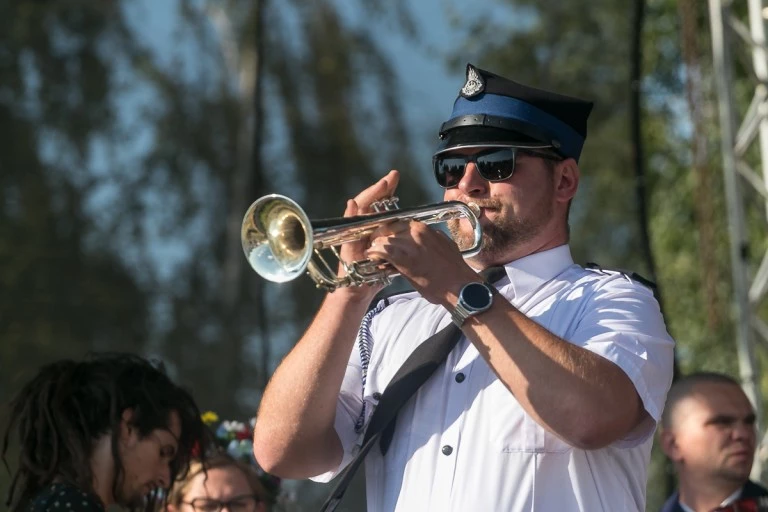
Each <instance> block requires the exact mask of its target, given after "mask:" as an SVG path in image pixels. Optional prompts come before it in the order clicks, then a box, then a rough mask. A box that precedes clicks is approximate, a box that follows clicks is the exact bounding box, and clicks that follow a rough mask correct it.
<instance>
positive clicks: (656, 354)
mask: <svg viewBox="0 0 768 512" xmlns="http://www.w3.org/2000/svg"><path fill="white" fill-rule="evenodd" d="M584 311H585V314H584V316H583V317H582V318H581V319H580V321H579V323H578V325H577V327H576V330H575V332H574V333H573V334H572V335H571V336H570V337H569V339H570V341H571V342H573V343H574V344H577V345H580V346H582V347H584V348H586V349H587V350H589V351H591V352H594V353H595V354H598V355H600V356H602V357H604V358H606V359H608V360H609V361H611V362H613V363H614V364H616V365H617V366H618V367H619V368H621V369H622V370H623V371H624V373H626V374H627V376H628V377H629V379H630V380H631V381H632V383H633V385H634V386H635V389H636V390H637V393H638V395H639V396H640V399H641V400H642V403H643V407H644V408H645V410H646V411H647V412H648V415H649V416H650V418H649V419H647V420H646V421H645V422H643V423H642V424H640V425H638V426H637V427H636V428H635V429H634V430H633V431H632V432H630V433H629V435H628V436H626V437H625V438H624V439H622V440H620V441H619V442H617V443H615V446H618V447H631V446H635V445H637V444H639V443H641V442H643V441H645V440H646V439H647V438H648V437H649V436H651V435H653V431H654V429H655V427H656V423H657V422H658V421H659V419H660V418H661V413H662V411H663V410H664V402H665V400H666V396H667V391H669V387H670V385H671V384H672V371H673V364H674V363H673V362H674V341H673V340H672V338H671V336H670V335H669V333H668V332H667V329H666V326H665V325H664V319H663V317H662V315H661V311H660V309H659V304H658V302H657V301H656V299H655V298H654V296H653V293H652V292H651V290H650V289H649V288H647V287H645V286H643V285H641V284H639V283H636V282H634V281H631V280H630V279H629V278H627V277H626V276H623V275H621V274H619V275H618V276H616V277H615V278H614V279H611V280H608V281H607V282H605V283H604V284H603V285H602V286H600V287H599V288H598V289H597V290H596V291H595V292H594V293H593V294H592V296H591V297H590V298H589V299H588V302H587V304H586V305H585V307H584Z"/></svg>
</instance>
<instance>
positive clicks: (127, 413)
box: [120, 407, 134, 439]
mask: <svg viewBox="0 0 768 512" xmlns="http://www.w3.org/2000/svg"><path fill="white" fill-rule="evenodd" d="M133 431H134V426H133V409H132V408H130V407H129V408H128V409H125V410H124V411H123V413H122V414H121V415H120V438H121V439H125V438H127V437H130V435H131V434H132V433H133Z"/></svg>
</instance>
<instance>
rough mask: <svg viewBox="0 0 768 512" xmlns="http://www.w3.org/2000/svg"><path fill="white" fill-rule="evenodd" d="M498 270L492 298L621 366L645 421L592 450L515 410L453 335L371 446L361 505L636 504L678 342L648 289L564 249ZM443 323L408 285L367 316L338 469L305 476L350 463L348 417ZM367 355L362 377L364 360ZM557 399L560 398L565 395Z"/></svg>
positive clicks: (425, 511)
mask: <svg viewBox="0 0 768 512" xmlns="http://www.w3.org/2000/svg"><path fill="white" fill-rule="evenodd" d="M506 271H507V277H508V278H509V279H502V280H501V281H499V282H497V283H496V287H497V288H498V289H499V291H500V292H501V294H502V295H504V296H505V297H506V298H507V299H508V300H510V301H511V302H512V303H513V304H514V305H515V306H516V307H517V308H518V309H520V310H521V311H522V312H523V313H525V314H526V315H527V316H528V317H529V318H531V319H533V320H535V321H536V322H538V323H539V324H541V325H542V326H544V327H545V328H547V329H549V330H550V331H551V332H553V333H554V334H556V335H557V336H560V337H562V338H563V339H565V340H568V341H570V342H571V343H574V344H576V345H578V346H581V347H584V348H586V349H587V350H590V351H592V352H594V353H596V354H599V355H601V356H602V357H605V358H606V359H608V360H610V361H612V362H614V363H615V364H616V365H618V366H619V367H620V368H621V369H622V370H623V371H624V372H625V373H626V374H627V375H628V376H629V378H630V379H631V381H632V382H633V384H634V385H635V388H636V389H637V392H638V394H639V396H640V397H641V399H642V402H643V405H644V407H645V409H646V411H648V413H649V415H650V417H651V418H652V419H649V420H648V421H646V422H645V423H644V424H643V425H641V426H639V427H638V428H637V429H635V431H633V432H632V433H630V435H628V436H627V438H625V439H623V440H620V441H618V442H615V443H613V444H612V445H610V446H608V447H605V448H602V449H599V450H589V451H587V450H580V449H577V448H574V447H572V446H569V445H568V444H566V443H565V442H563V441H562V440H560V439H559V438H558V437H556V436H555V435H553V434H552V433H550V432H548V431H547V430H546V429H544V428H543V427H541V426H539V425H538V424H537V423H536V422H535V421H534V420H533V419H532V418H531V417H530V416H529V415H528V414H526V413H525V411H524V410H523V408H522V407H521V406H520V405H519V404H518V402H517V401H516V400H515V398H514V396H513V395H512V394H511V393H510V392H509V390H507V389H506V388H505V387H504V386H503V385H502V383H501V382H500V381H499V380H498V379H497V378H496V376H495V374H494V373H493V372H492V371H491V370H490V368H489V366H488V365H487V364H486V362H485V360H484V359H483V358H482V356H480V354H479V353H478V351H477V349H476V348H475V346H474V345H472V344H471V343H469V341H468V340H467V339H466V338H462V340H461V341H459V344H458V346H457V347H456V348H454V350H453V351H452V352H451V353H450V354H449V356H448V359H447V361H446V364H445V365H443V366H441V367H440V368H438V370H437V371H436V372H435V374H434V375H432V377H431V378H430V379H429V380H428V381H427V382H426V383H425V384H424V385H423V386H422V387H421V388H420V389H419V391H418V392H417V393H416V395H415V396H414V397H413V398H412V399H411V400H410V401H409V402H408V403H407V404H406V405H405V406H404V407H403V408H402V409H401V410H400V412H399V414H398V418H397V426H396V430H395V435H394V438H393V441H392V444H391V445H390V447H389V451H388V452H387V454H386V456H382V454H381V451H380V450H379V447H378V446H375V447H374V448H373V449H372V450H371V451H370V453H369V454H368V456H367V459H366V481H367V497H368V511H369V512H389V511H418V512H447V511H462V512H465V511H468V510H477V511H515V512H523V511H537V512H569V511H587V512H599V511H605V512H617V511H621V512H630V511H642V510H645V486H646V478H647V466H648V462H649V458H650V450H651V443H652V441H653V431H654V429H655V425H656V421H658V420H659V418H660V416H661V412H662V408H663V405H664V400H665V398H666V394H667V390H668V389H669V386H670V384H671V381H672V360H673V351H672V349H673V344H674V343H673V341H672V339H671V338H670V336H669V334H668V333H667V331H666V328H665V326H664V321H663V319H662V317H661V313H660V311H659V307H658V304H657V302H656V300H655V299H654V297H653V294H652V292H651V290H649V289H648V288H646V287H645V286H643V285H642V284H639V283H637V282H634V281H632V280H631V279H630V278H628V277H627V276H625V275H624V274H621V273H617V272H607V271H599V270H586V269H583V268H582V267H580V266H578V265H575V264H574V263H573V260H572V258H571V254H570V250H569V248H568V246H567V245H564V246H560V247H557V248H555V249H551V250H549V251H545V252H541V253H536V254H533V255H531V256H527V257H525V258H522V259H520V260H517V261H514V262H512V263H510V264H508V265H506ZM450 321H451V319H450V315H449V313H448V312H447V311H446V309H445V308H443V307H442V306H437V305H434V304H430V303H429V302H427V301H426V300H424V299H423V298H421V297H420V296H419V295H418V294H416V293H409V294H405V295H402V296H397V297H394V298H393V300H392V303H391V304H390V305H389V306H387V307H386V308H384V309H383V311H381V312H380V313H378V314H377V315H376V316H375V317H373V320H372V322H371V324H370V331H369V335H370V336H364V338H366V339H365V342H364V343H363V342H361V341H359V344H358V345H356V349H355V350H353V351H352V355H351V358H350V361H349V364H348V366H347V372H346V376H345V380H344V383H343V386H342V390H341V394H340V397H339V401H338V405H337V411H336V423H335V428H336V431H337V432H338V435H339V437H340V439H341V442H342V445H343V447H344V458H343V461H342V464H341V465H340V467H339V468H337V469H336V470H335V471H332V472H329V473H326V474H323V475H319V476H317V477H315V478H314V480H317V481H328V480H330V479H331V478H333V477H334V476H335V475H336V474H338V472H340V471H341V470H342V469H343V468H344V467H345V466H346V465H347V464H348V463H349V461H350V460H351V459H352V457H353V456H354V454H355V453H356V452H357V450H358V449H359V445H360V443H361V441H362V435H363V431H362V430H361V429H359V428H358V429H357V431H356V429H355V424H356V422H358V420H359V419H360V418H361V417H362V418H363V420H364V421H365V422H366V425H367V421H368V420H369V419H370V416H371V413H372V411H373V409H374V408H375V405H376V402H377V399H378V397H379V396H380V393H383V392H384V390H385V389H386V387H387V384H388V383H389V381H390V380H391V378H392V376H393V375H394V373H395V372H396V371H397V370H398V368H400V366H401V365H402V363H403V362H404V361H405V360H406V359H407V357H408V356H409V355H410V354H411V352H413V350H414V348H415V347H416V346H417V345H418V344H420V343H421V342H422V341H424V340H425V339H427V338H429V337H430V336H431V335H432V334H434V333H435V332H437V331H438V330H440V329H442V328H443V327H444V326H446V325H447V324H448V323H449V322H450ZM364 345H368V346H364ZM361 347H362V348H361ZM368 350H370V363H369V364H368V370H367V375H366V378H365V379H363V371H362V363H361V356H360V354H361V351H362V352H363V353H365V352H368ZM363 357H364V358H365V357H367V354H366V355H364V356H363ZM363 380H365V385H364V386H363ZM541 385H546V383H542V384H541ZM562 399H563V400H568V399H569V397H568V392H567V390H563V394H562ZM363 404H365V407H363ZM363 411H364V413H363ZM358 426H359V425H358Z"/></svg>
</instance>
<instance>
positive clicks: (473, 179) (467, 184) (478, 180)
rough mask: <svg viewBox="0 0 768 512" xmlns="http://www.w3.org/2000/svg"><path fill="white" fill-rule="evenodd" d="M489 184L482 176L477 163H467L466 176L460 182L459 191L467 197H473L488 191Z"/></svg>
mask: <svg viewBox="0 0 768 512" xmlns="http://www.w3.org/2000/svg"><path fill="white" fill-rule="evenodd" d="M488 185H489V182H488V180H486V179H485V178H483V177H482V176H481V175H480V171H478V170H477V164H476V163H475V162H467V166H466V168H465V169H464V176H462V177H461V180H459V185H458V187H459V190H461V191H462V192H463V193H464V194H466V195H473V194H478V193H481V192H484V191H486V190H488Z"/></svg>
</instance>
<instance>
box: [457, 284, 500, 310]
mask: <svg viewBox="0 0 768 512" xmlns="http://www.w3.org/2000/svg"><path fill="white" fill-rule="evenodd" d="M461 300H462V302H464V304H465V305H466V307H467V308H468V309H472V310H475V311H483V310H485V309H487V308H488V307H489V306H490V305H491V301H492V300H493V296H492V295H491V292H490V290H488V288H487V287H486V286H485V285H484V284H482V283H470V284H468V285H466V286H465V287H464V288H463V289H462V290H461Z"/></svg>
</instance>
